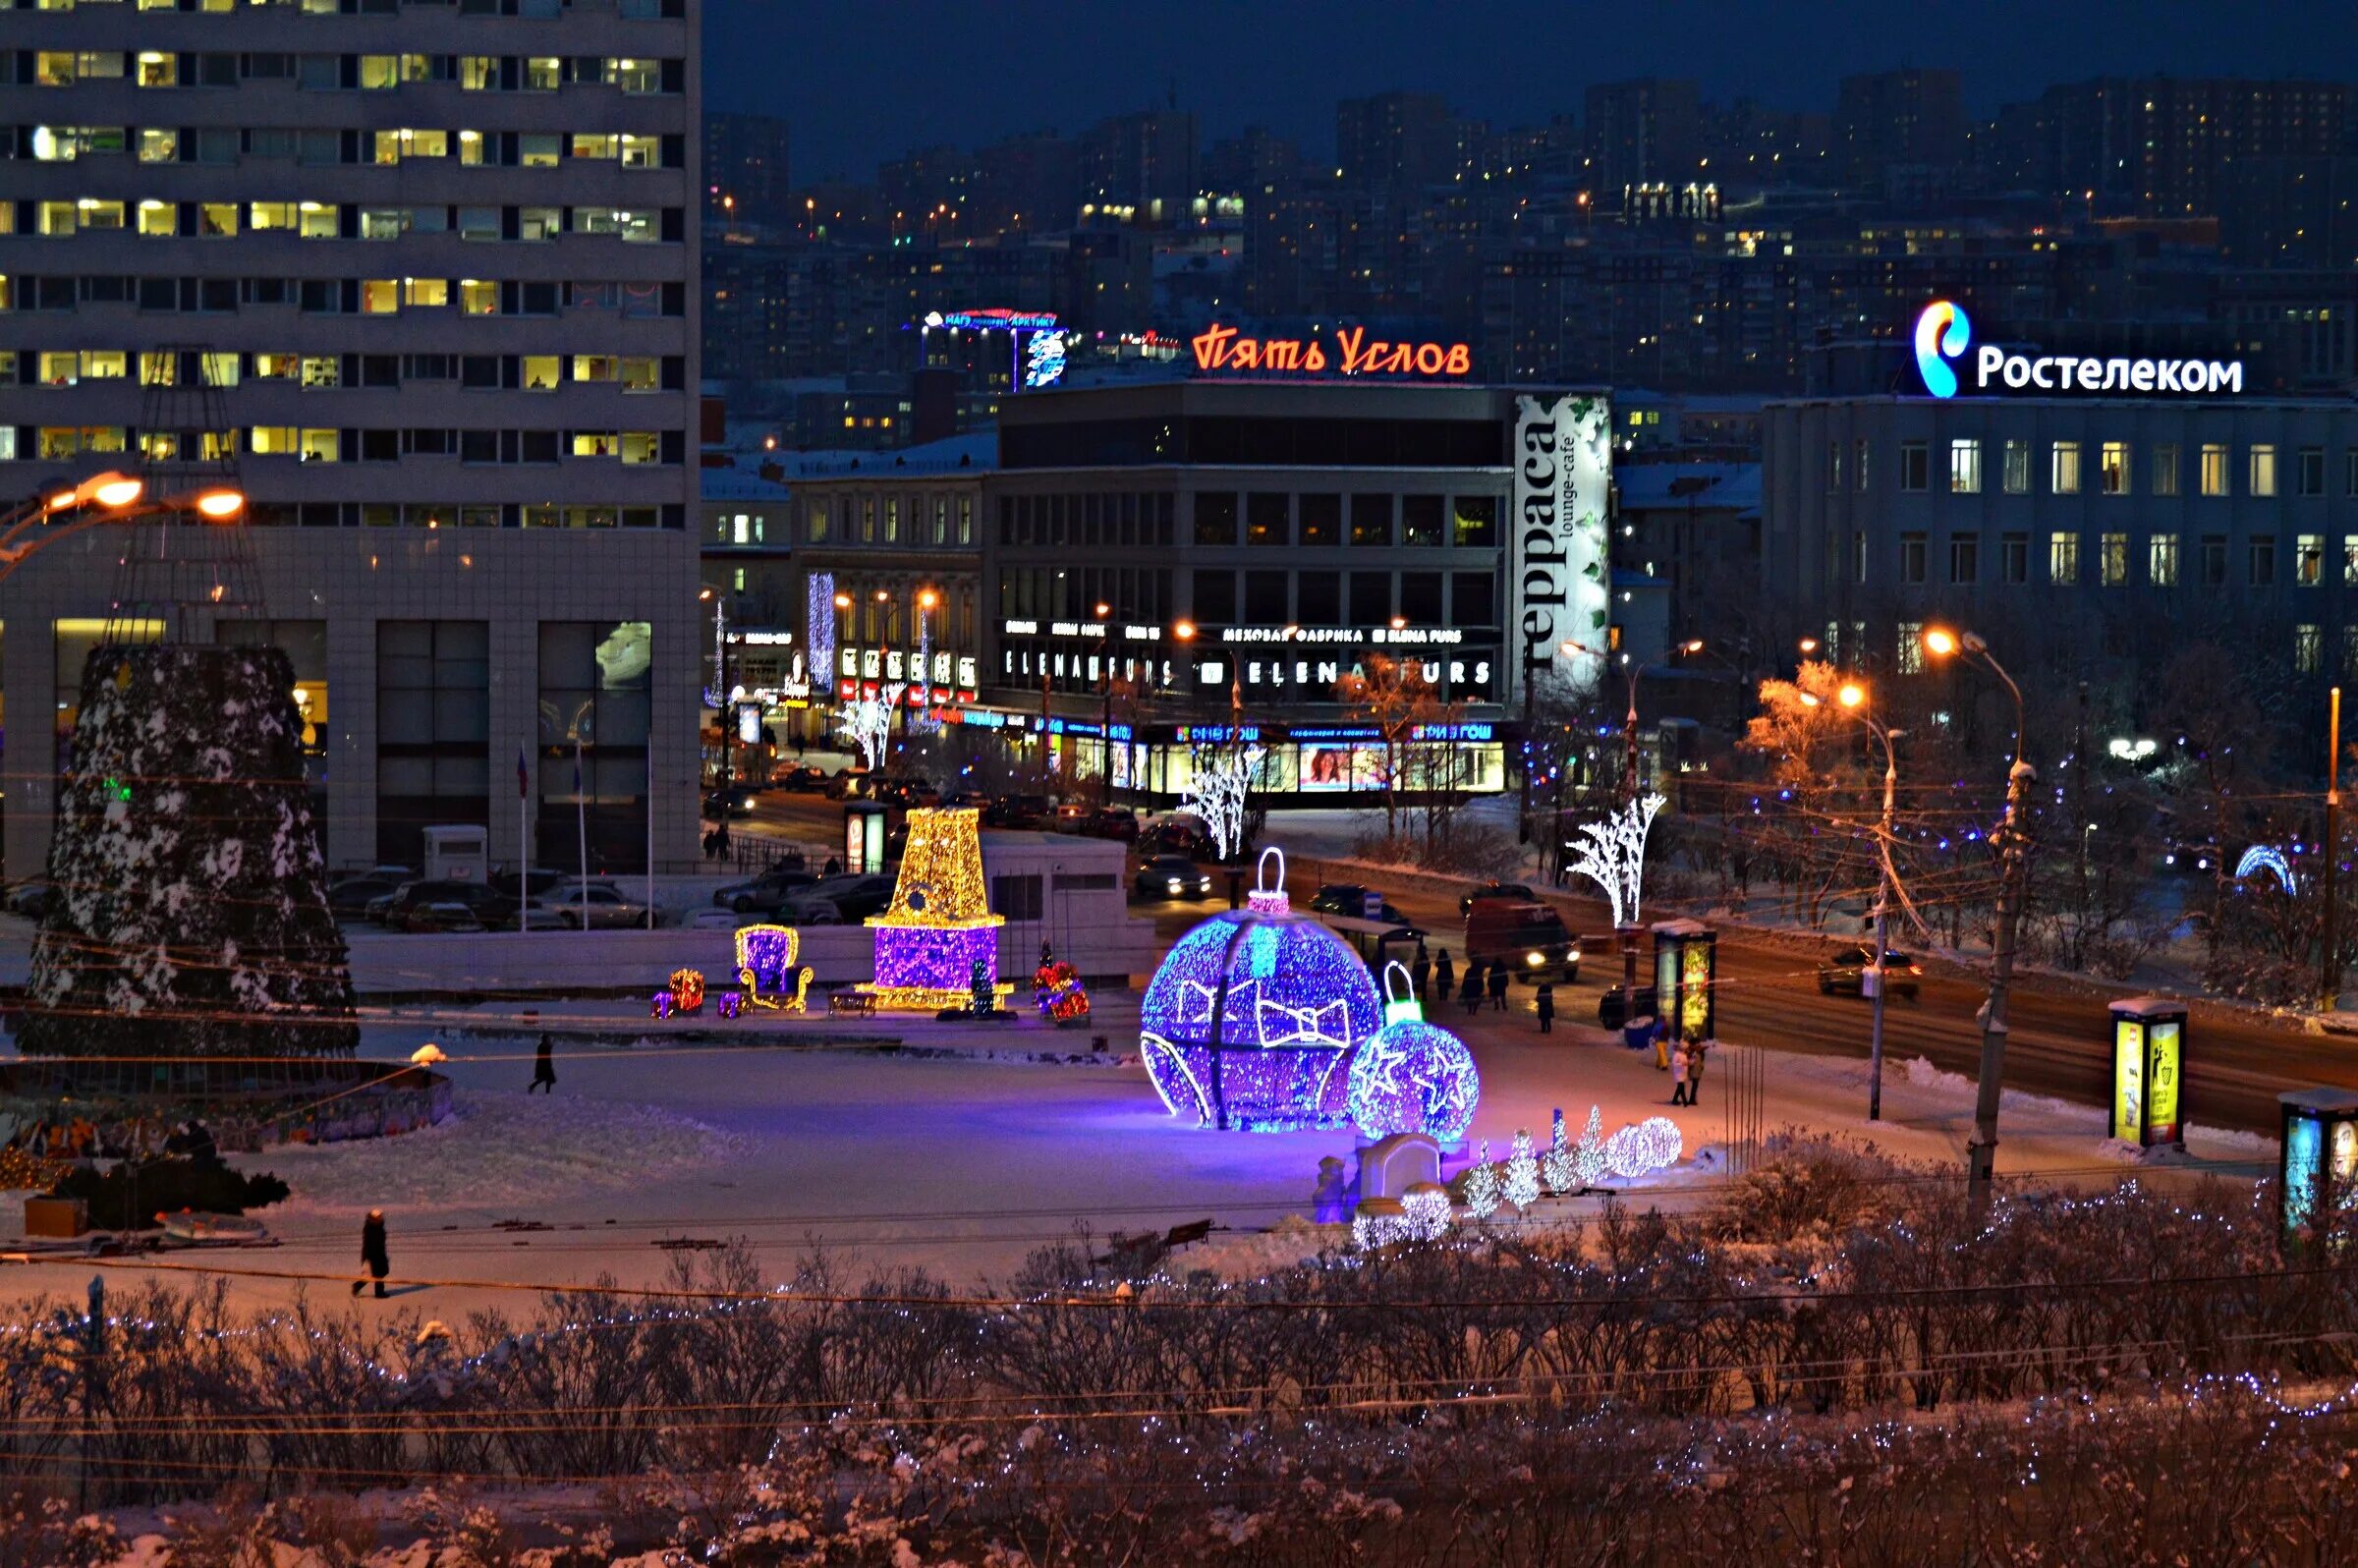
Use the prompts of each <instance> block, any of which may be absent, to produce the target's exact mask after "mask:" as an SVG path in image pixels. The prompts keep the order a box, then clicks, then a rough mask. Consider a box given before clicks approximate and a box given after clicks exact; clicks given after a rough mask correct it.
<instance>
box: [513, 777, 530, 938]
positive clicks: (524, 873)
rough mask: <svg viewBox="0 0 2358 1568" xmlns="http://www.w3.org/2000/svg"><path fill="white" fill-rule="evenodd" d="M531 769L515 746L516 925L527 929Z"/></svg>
mask: <svg viewBox="0 0 2358 1568" xmlns="http://www.w3.org/2000/svg"><path fill="white" fill-rule="evenodd" d="M532 793H533V786H532V773H531V771H530V770H529V769H528V768H527V767H526V766H525V765H524V748H523V747H521V746H519V747H518V748H516V929H517V930H519V931H529V930H531V929H532V926H531V924H529V923H528V922H527V919H526V915H525V906H526V905H528V904H530V903H531V902H532V898H531V887H532V871H533V828H532V821H533V802H532Z"/></svg>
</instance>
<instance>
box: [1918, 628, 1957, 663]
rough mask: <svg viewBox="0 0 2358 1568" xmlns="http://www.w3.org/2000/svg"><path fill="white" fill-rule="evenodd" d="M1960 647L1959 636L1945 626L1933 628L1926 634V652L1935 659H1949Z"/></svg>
mask: <svg viewBox="0 0 2358 1568" xmlns="http://www.w3.org/2000/svg"><path fill="white" fill-rule="evenodd" d="M1959 646H1960V644H1958V642H1957V634H1956V633H1954V632H1951V631H1950V630H1948V629H1947V628H1946V627H1944V626H1936V627H1931V628H1929V629H1927V630H1926V632H1925V634H1924V650H1925V651H1926V652H1927V653H1930V654H1932V655H1933V656H1934V657H1935V658H1942V659H1944V658H1947V657H1948V656H1949V655H1950V654H1952V653H1954V652H1956V651H1957V649H1958V647H1959Z"/></svg>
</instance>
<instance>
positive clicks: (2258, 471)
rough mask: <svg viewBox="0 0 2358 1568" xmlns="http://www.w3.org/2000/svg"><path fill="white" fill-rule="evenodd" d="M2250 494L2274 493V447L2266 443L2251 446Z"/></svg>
mask: <svg viewBox="0 0 2358 1568" xmlns="http://www.w3.org/2000/svg"><path fill="white" fill-rule="evenodd" d="M2251 493H2252V494H2254V495H2274V494H2275V493H2276V449H2275V448H2274V447H2273V446H2269V445H2266V444H2263V445H2260V446H2255V447H2253V448H2252V491H2251Z"/></svg>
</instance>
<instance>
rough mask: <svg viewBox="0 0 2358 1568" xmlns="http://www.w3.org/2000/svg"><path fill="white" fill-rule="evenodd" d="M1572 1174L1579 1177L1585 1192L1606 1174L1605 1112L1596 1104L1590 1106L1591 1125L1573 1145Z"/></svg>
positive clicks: (1582, 1189) (1581, 1187)
mask: <svg viewBox="0 0 2358 1568" xmlns="http://www.w3.org/2000/svg"><path fill="white" fill-rule="evenodd" d="M1572 1174H1573V1175H1574V1176H1575V1177H1577V1178H1578V1179H1579V1182H1580V1189H1581V1191H1583V1192H1586V1191H1588V1190H1589V1189H1590V1188H1592V1187H1594V1186H1596V1185H1597V1183H1598V1181H1599V1180H1600V1179H1601V1178H1602V1177H1603V1175H1604V1113H1603V1112H1602V1111H1600V1110H1599V1109H1598V1108H1597V1107H1596V1106H1594V1105H1591V1106H1590V1107H1589V1125H1588V1128H1587V1130H1585V1131H1584V1132H1582V1134H1581V1135H1580V1142H1579V1143H1577V1144H1575V1145H1573V1146H1572Z"/></svg>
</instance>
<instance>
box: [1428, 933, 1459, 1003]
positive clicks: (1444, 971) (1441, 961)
mask: <svg viewBox="0 0 2358 1568" xmlns="http://www.w3.org/2000/svg"><path fill="white" fill-rule="evenodd" d="M1432 978H1433V979H1434V980H1437V981H1438V982H1439V983H1440V987H1441V989H1440V997H1439V999H1440V1000H1441V1001H1442V1002H1443V1003H1446V1002H1447V1001H1448V1000H1449V993H1450V992H1451V991H1453V990H1455V989H1457V971H1456V970H1455V969H1454V968H1452V967H1451V965H1450V963H1449V949H1447V948H1446V947H1444V948H1442V949H1441V956H1440V957H1439V958H1438V959H1436V960H1434V962H1433V966H1432Z"/></svg>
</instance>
